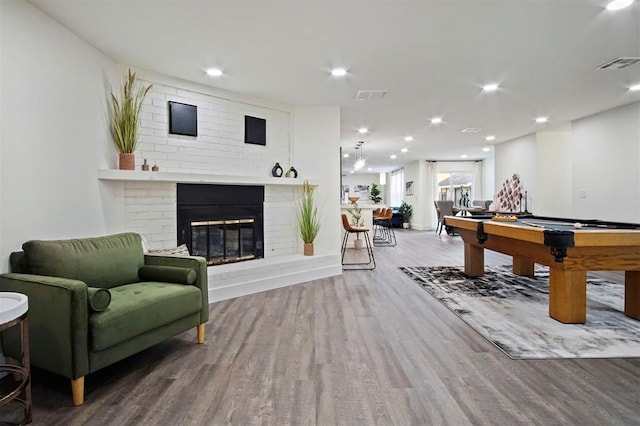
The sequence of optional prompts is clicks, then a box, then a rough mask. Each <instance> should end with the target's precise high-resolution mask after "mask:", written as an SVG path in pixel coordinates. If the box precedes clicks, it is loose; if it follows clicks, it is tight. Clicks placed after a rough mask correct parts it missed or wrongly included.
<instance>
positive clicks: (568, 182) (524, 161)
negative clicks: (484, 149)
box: [495, 102, 640, 223]
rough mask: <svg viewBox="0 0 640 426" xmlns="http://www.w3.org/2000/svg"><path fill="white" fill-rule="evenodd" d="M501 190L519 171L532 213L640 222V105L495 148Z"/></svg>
mask: <svg viewBox="0 0 640 426" xmlns="http://www.w3.org/2000/svg"><path fill="white" fill-rule="evenodd" d="M495 161H496V188H499V187H500V185H501V184H502V182H503V181H504V179H506V178H507V177H509V176H510V175H511V174H512V173H514V172H518V173H520V176H521V178H522V183H523V187H524V189H525V190H527V191H529V206H528V207H529V211H532V212H534V213H535V214H541V215H542V214H544V215H549V216H558V217H562V216H568V217H572V218H584V219H602V220H611V221H622V222H634V223H638V222H640V103H638V102H636V103H633V104H630V105H626V106H623V107H619V108H614V109H611V110H608V111H603V112H601V113H598V114H595V115H592V116H590V117H585V118H582V119H579V120H575V121H573V122H572V123H570V125H566V126H564V127H560V128H556V129H551V130H547V131H544V132H539V133H538V134H531V135H528V136H524V137H522V138H519V139H515V140H512V141H509V142H505V143H503V144H500V145H496V151H495Z"/></svg>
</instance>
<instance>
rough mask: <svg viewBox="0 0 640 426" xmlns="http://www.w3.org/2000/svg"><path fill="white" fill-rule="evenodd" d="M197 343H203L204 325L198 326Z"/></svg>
mask: <svg viewBox="0 0 640 426" xmlns="http://www.w3.org/2000/svg"><path fill="white" fill-rule="evenodd" d="M198 343H204V324H198Z"/></svg>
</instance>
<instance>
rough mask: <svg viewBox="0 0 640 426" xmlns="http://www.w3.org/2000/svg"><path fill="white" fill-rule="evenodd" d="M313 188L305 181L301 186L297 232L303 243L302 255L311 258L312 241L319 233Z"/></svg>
mask: <svg viewBox="0 0 640 426" xmlns="http://www.w3.org/2000/svg"><path fill="white" fill-rule="evenodd" d="M314 191H315V187H314V186H313V185H311V184H310V183H309V181H307V180H305V181H304V182H303V184H302V198H301V199H300V203H299V205H298V214H297V216H298V232H299V234H300V238H302V241H303V242H304V255H305V256H313V241H314V240H315V239H316V236H317V235H318V231H320V221H319V220H318V208H317V207H316V206H315V202H314V199H313V192H314Z"/></svg>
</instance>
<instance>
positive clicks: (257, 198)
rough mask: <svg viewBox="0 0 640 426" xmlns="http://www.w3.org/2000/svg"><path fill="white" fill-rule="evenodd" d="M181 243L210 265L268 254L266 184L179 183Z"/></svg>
mask: <svg viewBox="0 0 640 426" xmlns="http://www.w3.org/2000/svg"><path fill="white" fill-rule="evenodd" d="M177 200H178V201H177V213H178V214H177V216H178V235H177V241H178V245H180V244H186V245H187V247H189V253H191V255H193V256H203V257H205V258H206V259H207V262H208V263H209V265H217V264H223V263H231V262H239V261H243V260H250V259H260V258H263V257H264V242H263V241H264V240H263V234H264V218H263V204H264V187H263V186H241V185H209V184H191V183H179V184H178V187H177Z"/></svg>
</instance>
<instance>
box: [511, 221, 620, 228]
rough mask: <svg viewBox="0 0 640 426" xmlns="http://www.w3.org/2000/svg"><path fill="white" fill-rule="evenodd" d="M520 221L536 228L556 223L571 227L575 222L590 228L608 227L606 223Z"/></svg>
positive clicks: (582, 226)
mask: <svg viewBox="0 0 640 426" xmlns="http://www.w3.org/2000/svg"><path fill="white" fill-rule="evenodd" d="M521 222H522V223H525V224H527V225H531V226H536V227H538V228H544V227H545V225H546V226H553V225H557V226H571V227H573V226H574V225H575V224H576V223H579V224H580V227H581V228H587V227H590V228H608V226H607V225H597V224H589V223H582V222H574V223H569V222H535V221H528V220H523V221H521Z"/></svg>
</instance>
